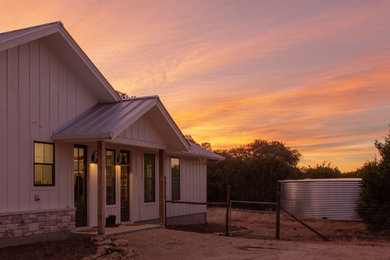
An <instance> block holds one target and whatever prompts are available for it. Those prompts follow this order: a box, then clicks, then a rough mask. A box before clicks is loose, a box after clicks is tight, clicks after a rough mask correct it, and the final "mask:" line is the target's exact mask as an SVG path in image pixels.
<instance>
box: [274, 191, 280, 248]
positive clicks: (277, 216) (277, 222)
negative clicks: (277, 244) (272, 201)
mask: <svg viewBox="0 0 390 260" xmlns="http://www.w3.org/2000/svg"><path fill="white" fill-rule="evenodd" d="M275 236H276V239H278V240H279V239H280V186H279V185H278V191H277V192H276V232H275Z"/></svg>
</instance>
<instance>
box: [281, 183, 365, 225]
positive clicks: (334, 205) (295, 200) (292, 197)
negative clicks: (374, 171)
mask: <svg viewBox="0 0 390 260" xmlns="http://www.w3.org/2000/svg"><path fill="white" fill-rule="evenodd" d="M279 183H280V187H281V205H282V207H283V208H285V209H286V210H287V211H289V212H290V213H292V214H294V215H296V216H299V217H302V218H327V219H337V220H359V216H358V215H357V213H356V207H357V203H358V201H359V193H360V185H361V179H360V178H340V179H337V178H336V179H304V180H282V181H279Z"/></svg>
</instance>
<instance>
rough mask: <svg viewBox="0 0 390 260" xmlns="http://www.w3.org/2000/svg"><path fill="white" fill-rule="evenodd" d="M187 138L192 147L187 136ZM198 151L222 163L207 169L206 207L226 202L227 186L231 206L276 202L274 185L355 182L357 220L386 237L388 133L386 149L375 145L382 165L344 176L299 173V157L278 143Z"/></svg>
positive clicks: (316, 170)
mask: <svg viewBox="0 0 390 260" xmlns="http://www.w3.org/2000/svg"><path fill="white" fill-rule="evenodd" d="M186 138H187V139H188V140H190V141H192V142H194V143H196V141H195V140H194V139H193V138H192V137H191V136H189V135H188V136H186ZM199 145H200V146H202V147H203V148H205V149H208V150H210V151H213V152H215V153H217V154H219V155H221V156H223V157H224V158H225V160H223V161H218V162H210V163H208V165H207V170H208V174H207V199H208V201H225V200H226V188H227V186H228V185H230V186H231V188H232V189H231V198H232V199H234V200H247V201H269V202H274V201H276V191H277V186H278V180H285V179H305V178H311V179H315V178H356V177H358V178H362V186H361V187H362V188H361V193H360V201H359V205H358V208H357V212H358V214H359V216H360V218H361V219H362V220H363V221H364V222H365V223H366V224H367V226H368V227H369V228H370V229H371V230H374V231H386V232H387V231H390V192H389V191H390V131H389V133H388V135H387V136H386V137H385V142H384V143H381V142H379V141H375V147H376V148H377V149H378V152H379V155H380V159H379V160H376V159H375V160H373V161H367V162H366V163H365V164H364V165H363V166H362V167H361V168H359V169H357V170H355V171H352V172H348V173H342V172H341V171H340V170H339V169H338V168H337V167H333V166H332V165H331V164H330V163H326V162H324V163H322V164H320V165H316V166H314V167H312V166H307V167H298V162H299V160H300V158H301V157H302V155H301V154H300V152H299V151H298V150H296V149H293V148H291V147H288V146H286V145H285V144H284V143H282V142H279V141H266V140H254V141H253V142H251V143H249V144H246V145H241V146H239V147H236V148H231V149H225V150H212V148H211V145H210V143H208V142H205V143H201V144H199Z"/></svg>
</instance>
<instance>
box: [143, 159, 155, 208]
mask: <svg viewBox="0 0 390 260" xmlns="http://www.w3.org/2000/svg"><path fill="white" fill-rule="evenodd" d="M145 156H153V166H154V167H153V169H154V171H153V178H151V179H152V189H153V200H151V201H146V192H145V184H146V182H145V180H146V177H145V176H146V175H145ZM143 159H144V167H143V168H144V178H143V179H144V203H147V204H149V203H156V202H157V200H156V155H155V154H150V153H144V158H143ZM148 179H150V178H148Z"/></svg>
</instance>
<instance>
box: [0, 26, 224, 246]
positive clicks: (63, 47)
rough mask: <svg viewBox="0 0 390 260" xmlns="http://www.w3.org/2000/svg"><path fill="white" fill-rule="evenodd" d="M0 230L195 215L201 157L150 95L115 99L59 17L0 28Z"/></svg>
mask: <svg viewBox="0 0 390 260" xmlns="http://www.w3.org/2000/svg"><path fill="white" fill-rule="evenodd" d="M0 147H1V149H0V165H1V166H0V238H2V239H8V238H15V237H26V236H39V235H40V234H47V233H49V234H50V233H58V232H68V231H70V230H73V229H74V228H75V227H83V226H89V227H95V226H98V230H99V233H104V227H105V220H106V217H108V216H110V215H113V216H116V223H122V222H129V223H135V222H158V223H164V221H165V219H166V217H167V220H168V221H171V222H172V221H174V222H181V223H191V222H192V223H200V222H204V221H205V211H206V207H205V206H203V205H200V206H199V205H183V204H167V209H165V200H183V201H199V202H205V201H206V175H207V172H206V171H207V168H206V162H207V160H221V159H223V158H222V157H221V156H219V155H217V154H214V153H212V152H209V151H207V150H205V149H203V148H201V147H199V146H197V145H195V144H193V143H190V142H188V141H187V140H186V139H185V138H184V136H183V134H182V133H181V131H180V129H179V128H178V127H177V125H176V124H175V122H174V121H173V120H172V118H171V116H170V115H169V113H168V111H167V110H166V109H165V108H164V106H163V104H162V103H161V101H160V99H159V98H158V97H157V96H149V97H141V98H131V99H127V100H121V99H120V97H119V96H118V95H117V93H116V92H115V90H114V89H113V88H112V86H111V85H110V83H109V82H108V81H107V80H106V79H105V78H104V76H103V75H102V74H101V73H100V72H99V70H98V69H97V68H96V67H95V66H94V64H93V63H92V62H91V61H90V59H89V58H88V57H87V56H86V54H85V53H84V52H83V51H82V50H81V49H80V47H79V46H78V45H77V43H76V42H75V41H74V40H73V39H72V37H71V36H70V35H69V33H68V32H67V31H66V30H65V28H64V27H63V25H62V23H61V22H55V23H50V24H44V25H40V26H35V27H30V28H26V29H21V30H17V31H12V32H6V33H2V34H0Z"/></svg>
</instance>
